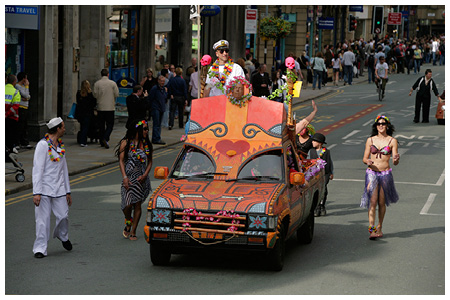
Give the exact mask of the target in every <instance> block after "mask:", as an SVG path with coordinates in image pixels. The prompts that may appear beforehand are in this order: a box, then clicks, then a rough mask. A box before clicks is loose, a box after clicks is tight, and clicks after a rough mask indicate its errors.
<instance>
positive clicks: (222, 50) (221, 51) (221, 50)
mask: <svg viewBox="0 0 450 300" xmlns="http://www.w3.org/2000/svg"><path fill="white" fill-rule="evenodd" d="M224 51H225V52H226V53H228V52H230V49H220V50H219V52H220V54H223V52H224Z"/></svg>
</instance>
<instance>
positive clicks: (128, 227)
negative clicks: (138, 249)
mask: <svg viewBox="0 0 450 300" xmlns="http://www.w3.org/2000/svg"><path fill="white" fill-rule="evenodd" d="M132 223H133V218H131V219H130V220H127V219H125V228H124V229H123V232H122V235H123V237H124V238H126V239H127V238H128V237H129V236H130V231H131V224H132Z"/></svg>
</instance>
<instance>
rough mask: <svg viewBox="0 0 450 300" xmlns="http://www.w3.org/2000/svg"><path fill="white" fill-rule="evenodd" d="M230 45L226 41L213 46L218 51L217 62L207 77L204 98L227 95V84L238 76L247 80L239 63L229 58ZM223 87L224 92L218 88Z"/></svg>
mask: <svg viewBox="0 0 450 300" xmlns="http://www.w3.org/2000/svg"><path fill="white" fill-rule="evenodd" d="M229 46H230V44H229V43H228V41H226V40H220V41H218V42H216V43H215V44H214V46H213V50H214V51H216V56H217V60H216V61H215V62H214V63H213V65H212V66H211V67H210V68H209V71H208V76H207V77H206V82H205V83H206V87H205V92H204V97H213V96H220V95H225V92H224V91H225V90H226V86H227V84H228V83H229V82H230V81H232V80H234V78H235V77H237V76H242V77H244V78H245V74H244V70H242V68H241V66H240V65H238V64H237V63H234V62H233V60H232V59H231V58H230V57H229V52H230V47H229ZM218 84H219V85H221V86H222V87H223V90H222V89H220V88H218V87H217V85H218Z"/></svg>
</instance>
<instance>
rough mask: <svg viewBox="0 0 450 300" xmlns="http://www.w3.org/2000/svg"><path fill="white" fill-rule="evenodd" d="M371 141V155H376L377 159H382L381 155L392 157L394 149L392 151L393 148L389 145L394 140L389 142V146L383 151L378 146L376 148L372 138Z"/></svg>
mask: <svg viewBox="0 0 450 300" xmlns="http://www.w3.org/2000/svg"><path fill="white" fill-rule="evenodd" d="M370 140H371V141H372V145H371V146H370V153H372V154H376V158H381V155H390V154H391V153H392V149H391V147H389V145H390V144H391V141H392V138H391V139H390V140H389V143H388V144H387V146H386V147H383V148H381V150H380V149H378V148H377V146H375V145H374V144H373V140H372V138H370Z"/></svg>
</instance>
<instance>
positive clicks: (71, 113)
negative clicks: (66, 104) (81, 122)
mask: <svg viewBox="0 0 450 300" xmlns="http://www.w3.org/2000/svg"><path fill="white" fill-rule="evenodd" d="M76 110H77V104H76V103H73V104H72V108H71V109H70V112H69V115H68V116H67V117H68V118H70V119H75V117H76V116H75V111H76Z"/></svg>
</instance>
